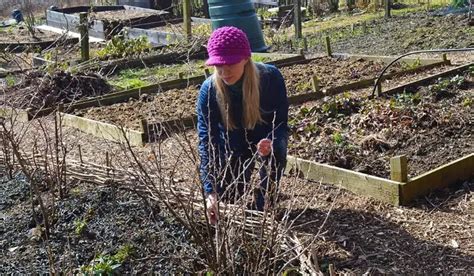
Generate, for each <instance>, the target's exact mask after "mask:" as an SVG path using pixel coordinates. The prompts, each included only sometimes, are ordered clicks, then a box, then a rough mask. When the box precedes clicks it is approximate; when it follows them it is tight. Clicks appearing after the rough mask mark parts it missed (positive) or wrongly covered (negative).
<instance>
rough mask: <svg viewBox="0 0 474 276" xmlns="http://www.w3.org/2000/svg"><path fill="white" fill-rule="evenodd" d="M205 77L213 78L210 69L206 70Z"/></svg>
mask: <svg viewBox="0 0 474 276" xmlns="http://www.w3.org/2000/svg"><path fill="white" fill-rule="evenodd" d="M204 76H206V78H209V77H210V76H211V72H210V71H209V69H208V68H206V69H204Z"/></svg>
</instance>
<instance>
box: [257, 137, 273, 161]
mask: <svg viewBox="0 0 474 276" xmlns="http://www.w3.org/2000/svg"><path fill="white" fill-rule="evenodd" d="M257 151H258V154H260V156H263V157H265V156H268V155H269V154H270V153H271V152H272V140H270V139H266V138H265V139H262V140H260V142H258V144H257Z"/></svg>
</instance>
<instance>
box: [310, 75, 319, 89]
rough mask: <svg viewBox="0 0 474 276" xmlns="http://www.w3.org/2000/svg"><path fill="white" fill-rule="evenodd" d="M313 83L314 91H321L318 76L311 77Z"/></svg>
mask: <svg viewBox="0 0 474 276" xmlns="http://www.w3.org/2000/svg"><path fill="white" fill-rule="evenodd" d="M311 84H312V85H313V91H314V92H318V91H319V79H318V77H317V76H313V77H312V78H311Z"/></svg>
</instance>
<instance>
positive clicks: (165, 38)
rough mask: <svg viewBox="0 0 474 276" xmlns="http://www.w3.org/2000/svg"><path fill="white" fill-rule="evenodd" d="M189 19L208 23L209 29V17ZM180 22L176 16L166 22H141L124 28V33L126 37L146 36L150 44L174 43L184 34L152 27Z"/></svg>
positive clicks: (197, 22)
mask: <svg viewBox="0 0 474 276" xmlns="http://www.w3.org/2000/svg"><path fill="white" fill-rule="evenodd" d="M191 21H192V24H208V25H209V29H210V25H211V20H210V19H205V18H195V17H192V18H191ZM182 22H183V19H182V18H177V19H173V20H169V21H166V22H157V23H150V24H141V25H139V26H136V27H130V28H128V27H127V28H125V30H126V35H127V37H128V38H137V37H140V36H146V37H147V38H148V41H150V43H151V44H152V45H155V46H162V45H170V44H175V43H176V42H179V41H181V40H183V39H185V38H186V35H185V34H183V33H178V32H166V31H162V30H157V29H153V28H156V27H163V26H166V25H167V24H179V23H182Z"/></svg>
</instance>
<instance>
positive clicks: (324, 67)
mask: <svg viewBox="0 0 474 276" xmlns="http://www.w3.org/2000/svg"><path fill="white" fill-rule="evenodd" d="M384 67H385V64H384V63H382V62H374V61H368V60H364V59H357V60H351V59H341V58H330V57H321V58H317V59H315V60H313V61H311V62H310V63H308V64H296V65H292V66H289V67H283V68H281V69H280V71H281V73H282V75H283V78H284V79H285V80H286V87H287V92H288V95H294V94H301V93H307V92H311V91H313V87H312V84H311V77H312V76H317V77H318V79H319V81H320V87H321V89H325V88H329V87H336V86H340V85H343V84H348V83H351V82H356V81H359V80H362V79H370V78H375V77H377V75H378V73H380V71H382V69H383V68H384ZM399 70H401V67H400V66H399V65H394V66H393V67H391V68H390V69H389V71H388V72H387V73H392V72H395V71H399Z"/></svg>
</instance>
